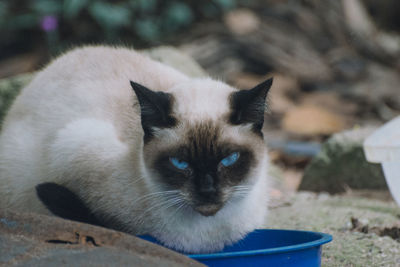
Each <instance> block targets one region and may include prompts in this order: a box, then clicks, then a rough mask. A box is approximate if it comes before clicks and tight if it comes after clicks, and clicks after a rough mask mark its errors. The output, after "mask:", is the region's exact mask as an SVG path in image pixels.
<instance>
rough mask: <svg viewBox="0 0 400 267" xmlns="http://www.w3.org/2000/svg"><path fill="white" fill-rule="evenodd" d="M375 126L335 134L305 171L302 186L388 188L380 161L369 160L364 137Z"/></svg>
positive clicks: (328, 189)
mask: <svg viewBox="0 0 400 267" xmlns="http://www.w3.org/2000/svg"><path fill="white" fill-rule="evenodd" d="M373 130H374V128H363V129H358V130H352V131H345V132H342V133H339V134H335V135H333V136H332V137H331V138H330V139H329V140H328V141H327V142H326V143H324V144H323V146H322V150H321V152H320V153H319V154H318V155H317V156H316V157H315V158H314V159H313V160H312V162H311V163H310V164H309V165H308V167H307V168H306V170H305V172H304V176H303V180H302V181H301V184H300V186H299V190H308V191H315V192H321V191H326V192H329V193H339V192H344V191H345V190H346V189H347V188H351V189H381V190H383V189H387V185H386V181H385V178H384V175H383V172H382V168H381V166H380V165H379V164H372V163H369V162H367V160H366V159H365V155H364V151H363V147H362V145H363V141H364V139H365V138H366V137H367V136H369V135H370V134H371V133H372V132H373Z"/></svg>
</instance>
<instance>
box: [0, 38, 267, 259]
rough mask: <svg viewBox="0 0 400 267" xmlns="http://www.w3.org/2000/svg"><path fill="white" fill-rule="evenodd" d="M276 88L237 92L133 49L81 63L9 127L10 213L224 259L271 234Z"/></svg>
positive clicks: (0, 183) (78, 52)
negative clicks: (252, 235)
mask: <svg viewBox="0 0 400 267" xmlns="http://www.w3.org/2000/svg"><path fill="white" fill-rule="evenodd" d="M271 84H272V79H270V80H267V81H265V82H263V83H261V84H259V85H258V86H256V87H254V88H253V89H250V90H237V89H235V88H233V87H231V86H229V85H227V84H225V83H223V82H221V81H217V80H213V79H211V78H197V79H193V78H189V77H187V76H186V75H184V74H182V73H181V72H179V71H177V70H175V69H173V68H171V67H169V66H167V65H164V64H162V63H160V62H156V61H153V60H151V59H149V58H147V57H145V56H144V55H142V54H140V53H138V52H136V51H134V50H130V49H125V48H110V47H102V46H100V47H84V48H79V49H75V50H73V51H70V52H68V53H66V54H65V55H63V56H61V57H59V58H57V59H56V60H54V61H53V62H52V63H51V64H50V65H49V66H48V67H46V68H45V69H44V70H42V71H41V72H39V73H38V74H37V75H36V77H35V78H34V79H33V81H32V82H30V84H29V85H27V86H26V87H25V88H24V89H23V90H22V92H21V93H20V95H19V96H18V97H17V99H16V100H15V102H14V103H13V105H12V107H11V109H10V110H9V112H8V114H7V117H6V119H5V121H4V123H3V125H2V133H1V136H0V207H1V208H7V209H11V210H25V211H30V212H38V213H44V214H55V215H58V216H61V217H63V218H67V219H72V220H78V221H83V222H88V223H93V224H98V225H102V226H105V227H109V228H113V229H116V230H120V231H124V232H128V233H131V234H135V235H136V234H149V235H152V236H153V237H155V238H156V239H158V240H159V241H160V242H161V243H163V244H164V245H166V246H167V247H170V248H173V249H176V250H179V251H183V252H189V253H205V252H212V251H216V250H220V249H222V248H223V247H224V246H225V245H228V244H231V243H233V242H236V241H238V240H240V239H241V238H243V237H244V235H246V234H247V233H249V232H250V231H252V230H254V229H255V228H257V227H260V226H262V225H263V222H264V217H265V215H266V212H267V208H266V207H267V200H268V177H267V173H268V156H267V150H266V146H265V143H264V140H263V134H262V132H261V129H262V126H263V122H264V109H265V107H266V103H265V100H266V96H267V93H268V90H269V89H270V87H271Z"/></svg>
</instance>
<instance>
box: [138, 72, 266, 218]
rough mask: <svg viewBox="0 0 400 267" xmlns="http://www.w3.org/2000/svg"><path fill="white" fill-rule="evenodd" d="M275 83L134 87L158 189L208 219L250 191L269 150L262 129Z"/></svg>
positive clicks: (146, 154)
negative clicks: (241, 87)
mask: <svg viewBox="0 0 400 267" xmlns="http://www.w3.org/2000/svg"><path fill="white" fill-rule="evenodd" d="M271 83H272V80H268V81H266V82H264V83H262V84H260V85H259V86H257V87H255V88H253V89H251V90H244V91H237V90H235V89H234V88H232V87H229V86H227V85H226V84H223V83H221V82H216V81H212V80H208V79H207V80H200V81H196V82H192V83H188V84H183V85H179V86H178V87H177V88H173V89H172V90H171V93H161V92H154V91H151V90H149V89H147V88H145V87H143V86H141V85H138V84H135V83H132V87H133V88H134V90H135V92H136V94H137V96H138V100H139V104H140V107H141V118H142V126H143V130H144V134H145V136H144V161H145V165H146V168H147V170H148V173H149V176H150V177H151V178H152V180H153V184H155V185H156V187H157V188H158V189H157V190H161V191H168V192H178V195H179V196H180V198H181V199H182V201H184V202H185V205H187V206H190V207H191V208H193V209H194V210H196V211H197V212H199V213H200V214H202V215H204V216H210V215H214V214H215V213H217V212H218V211H219V210H220V209H221V208H222V207H223V206H224V205H225V203H226V202H227V201H229V200H232V199H234V198H236V197H237V198H240V197H243V196H244V195H245V194H246V192H249V191H250V190H251V189H252V184H254V183H255V181H254V180H255V179H256V177H255V176H254V173H256V170H257V168H258V167H259V164H261V163H260V162H259V159H260V158H263V153H264V152H265V145H264V141H263V135H262V133H261V128H262V125H263V121H264V109H265V98H266V95H267V92H268V90H269V88H270V86H271Z"/></svg>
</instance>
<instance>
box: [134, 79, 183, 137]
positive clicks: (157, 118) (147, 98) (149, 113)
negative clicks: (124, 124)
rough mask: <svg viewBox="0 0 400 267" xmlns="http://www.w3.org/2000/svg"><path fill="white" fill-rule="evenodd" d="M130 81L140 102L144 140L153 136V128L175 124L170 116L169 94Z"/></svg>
mask: <svg viewBox="0 0 400 267" xmlns="http://www.w3.org/2000/svg"><path fill="white" fill-rule="evenodd" d="M130 82H131V86H132V88H133V90H134V91H135V93H136V96H137V99H138V101H139V104H140V112H141V119H142V128H143V131H144V139H145V141H146V140H149V138H151V137H152V136H153V133H154V128H168V127H173V126H174V125H175V124H176V120H175V118H174V117H172V116H171V110H172V99H173V97H172V95H171V94H168V93H164V92H156V91H152V90H150V89H148V88H146V87H145V86H143V85H141V84H138V83H135V82H132V81H130Z"/></svg>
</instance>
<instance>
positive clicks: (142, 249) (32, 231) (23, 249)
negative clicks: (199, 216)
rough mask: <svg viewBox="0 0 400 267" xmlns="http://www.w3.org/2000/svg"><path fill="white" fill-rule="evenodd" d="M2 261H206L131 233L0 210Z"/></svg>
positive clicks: (82, 263) (106, 263)
mask: <svg viewBox="0 0 400 267" xmlns="http://www.w3.org/2000/svg"><path fill="white" fill-rule="evenodd" d="M0 265H1V266H3V265H4V266H11V265H18V266H21V265H24V266H60V265H68V266H204V265H202V264H200V263H198V262H196V261H194V260H191V259H189V258H187V257H185V256H184V255H181V254H179V253H176V252H174V251H172V250H169V249H166V248H164V247H161V246H158V245H155V244H153V243H150V242H147V241H144V240H142V239H140V238H137V237H135V236H132V235H129V234H124V233H121V232H117V231H113V230H108V229H105V228H102V227H97V226H92V225H88V224H84V223H78V222H73V221H69V220H64V219H61V218H58V217H50V216H45V215H39V214H29V213H14V212H11V211H1V210H0Z"/></svg>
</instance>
